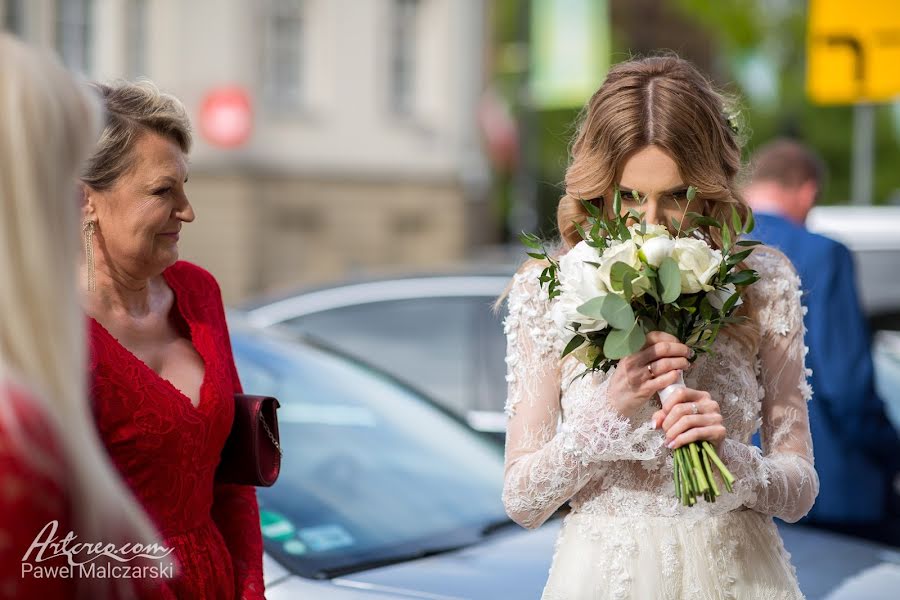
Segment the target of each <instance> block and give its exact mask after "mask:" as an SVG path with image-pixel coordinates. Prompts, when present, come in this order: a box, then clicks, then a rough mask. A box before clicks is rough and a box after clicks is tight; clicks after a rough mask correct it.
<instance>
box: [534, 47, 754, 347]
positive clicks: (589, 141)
mask: <svg viewBox="0 0 900 600" xmlns="http://www.w3.org/2000/svg"><path fill="white" fill-rule="evenodd" d="M738 118H739V113H738V111H737V110H736V105H735V104H734V103H733V101H731V100H729V99H727V98H726V97H725V96H724V95H723V94H721V93H719V92H717V91H716V90H715V88H714V87H713V85H712V84H711V83H710V82H709V80H708V79H707V78H706V77H704V76H703V75H702V74H701V73H700V71H698V70H697V68H696V67H694V66H693V65H692V64H691V63H690V62H688V61H686V60H684V59H681V58H679V57H677V56H674V55H666V56H655V57H648V58H641V59H634V60H629V61H626V62H622V63H619V64H617V65H614V66H613V67H612V68H611V69H610V70H609V73H608V75H607V76H606V80H605V81H604V82H603V85H601V86H600V89H598V90H597V91H596V92H595V93H594V95H593V96H591V99H590V101H589V102H588V103H587V105H586V106H585V107H584V109H583V110H582V112H581V115H580V116H579V121H578V128H577V132H576V134H575V138H574V140H573V142H572V145H571V148H570V154H571V159H570V162H569V166H568V168H567V169H566V176H565V193H564V194H563V196H562V198H560V201H559V206H558V208H557V213H556V218H557V227H558V228H559V233H560V238H561V240H560V246H561V248H560V251H561V253H565V252H567V251H568V250H569V249H570V248H572V247H573V246H575V245H576V244H577V243H578V242H580V241H581V236H580V235H579V233H578V230H577V228H576V223H577V224H578V225H584V224H585V222H586V220H587V218H588V213H587V211H586V210H585V209H584V206H583V205H582V200H592V201H597V200H600V199H610V198H612V194H613V193H614V189H615V186H616V184H617V182H618V180H619V177H620V176H621V174H622V169H623V167H624V165H625V162H626V161H627V160H628V158H629V157H631V156H632V155H633V154H634V153H635V152H637V151H639V150H641V149H642V148H645V147H647V146H650V145H653V146H657V147H658V148H660V149H661V150H663V151H665V152H666V154H668V155H669V156H670V157H671V158H672V160H674V161H675V164H676V165H678V170H679V172H680V174H681V176H682V178H683V180H684V181H685V183H686V184H689V185H693V186H694V187H695V188H696V189H697V200H695V202H699V205H700V210H697V209H696V208H695V210H697V212H700V213H702V214H704V215H707V216H710V217H712V218H714V219H716V220H717V221H720V222H724V223H730V222H731V212H732V208H734V209H735V210H737V212H738V214H739V215H740V217H741V220H742V221H743V220H746V218H747V215H748V214H749V212H750V208H749V207H748V206H747V204H746V203H745V202H744V200H743V198H742V197H741V194H740V191H739V188H740V182H739V175H740V174H741V167H742V163H741V145H742V140H741V136H740V134H739V125H738V123H737V121H738ZM611 204H612V203H611V202H603V208H604V209H605V210H607V211H610V212H611V210H612V209H611ZM698 231H699V232H700V233H701V234H702V235H703V237H705V238H706V240H707V242H709V243H710V244H711V245H712V246H713V247H715V248H721V247H722V237H721V234H720V232H719V231H718V230H717V229H710V228H708V227H702V228H701V229H700V230H698ZM527 266H528V263H526V267H527ZM744 301H745V304H744V306H742V307H741V309H740V310H739V312H738V314H743V315H745V316H747V315H750V314H752V312H753V311H752V307H751V306H750V304H751V302H750V301H749V299H747V298H745V299H744ZM730 331H731V333H733V334H735V337H737V338H738V339H739V340H741V341H742V342H744V343H745V344H746V345H747V346H748V348H750V349H752V350H754V351H755V349H756V348H757V347H758V343H759V332H758V331H759V330H758V326H757V325H756V324H755V323H754V322H753V321H752V320H751V321H747V322H745V323H744V324H739V325H732V326H731V327H730Z"/></svg>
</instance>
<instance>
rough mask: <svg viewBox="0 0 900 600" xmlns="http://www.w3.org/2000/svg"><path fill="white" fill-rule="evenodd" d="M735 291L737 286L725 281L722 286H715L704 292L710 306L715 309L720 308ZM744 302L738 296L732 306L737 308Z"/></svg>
mask: <svg viewBox="0 0 900 600" xmlns="http://www.w3.org/2000/svg"><path fill="white" fill-rule="evenodd" d="M736 291H737V288H736V287H735V286H734V284H733V283H726V284H725V285H724V286H722V287H720V288H716V289H714V290H713V291H711V292H707V293H706V299H707V300H709V304H710V306H712V307H713V308H714V309H716V310H722V307H723V306H725V303H726V302H728V299H729V298H731V296H733V295H734V293H735V292H736ZM743 303H744V300H743V299H742V298H741V297H740V296H738V299H737V302H735V303H734V307H735V308H737V307H738V306H740V305H741V304H743Z"/></svg>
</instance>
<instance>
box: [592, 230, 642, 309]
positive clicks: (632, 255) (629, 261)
mask: <svg viewBox="0 0 900 600" xmlns="http://www.w3.org/2000/svg"><path fill="white" fill-rule="evenodd" d="M595 255H596V253H595ZM594 260H597V259H596V258H595V259H594ZM598 262H599V263H600V268H599V269H597V271H598V272H599V273H600V279H601V280H602V281H603V284H604V285H605V286H606V288H607V289H609V290H611V291H613V292H615V293H616V294H618V295H620V296H622V295H624V294H623V292H621V291H616V290H615V288H614V287H613V284H612V268H613V265H615V264H616V263H620V262H621V263H625V264H626V265H628V266H629V267H631V268H632V269H634V270H635V271H638V272H640V270H641V267H642V264H641V259H640V257H639V256H638V247H637V244H635V243H634V240H633V239H632V240H625V241H624V242H619V243H616V244H612V245H611V246H609V247H608V248H607V249H606V250H604V251H603V255H602V256H601V257H600V259H599V261H598ZM631 285H632V292H633V297H634V298H638V297H640V296H642V295H643V294H644V292H645V291H646V290H647V288H648V287H650V281H649V280H648V279H647V277H646V276H645V275H641V276H640V277H638V278H637V279H635V280H634V281H633V282H632V284H631ZM619 287H621V286H619ZM627 300H629V301H631V298H627Z"/></svg>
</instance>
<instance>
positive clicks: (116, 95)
mask: <svg viewBox="0 0 900 600" xmlns="http://www.w3.org/2000/svg"><path fill="white" fill-rule="evenodd" d="M91 86H92V87H93V88H94V89H95V90H96V91H97V93H98V94H99V95H100V97H101V98H102V99H103V105H104V108H105V109H106V126H105V127H104V128H103V133H102V135H101V136H100V140H99V141H98V142H97V146H96V148H95V149H94V152H93V154H92V155H91V157H90V158H89V159H88V160H87V162H85V165H84V169H83V170H82V173H81V180H82V181H83V182H84V183H86V184H88V185H89V186H91V187H92V188H94V189H96V190H105V189H108V188H109V187H111V186H112V185H114V184H115V182H116V180H118V179H119V177H121V176H122V175H124V174H125V173H127V172H128V171H129V169H130V168H131V166H132V165H133V164H134V147H135V145H136V143H137V141H138V139H140V137H141V136H142V135H143V134H144V133H146V132H152V133H157V134H159V135H161V136H163V137H166V138H168V139H171V140H173V141H174V142H175V143H177V144H178V146H179V147H180V148H181V151H182V152H184V153H185V154H188V153H189V152H190V149H191V142H192V140H191V122H190V119H189V118H188V114H187V111H186V110H185V108H184V105H183V104H182V103H181V101H180V100H179V99H178V98H176V97H175V96H172V95H171V94H166V93H163V92H161V91H160V90H159V88H157V87H156V85H155V84H154V83H153V82H152V81H149V80H147V79H142V80H139V81H136V82H130V81H118V82H115V83H113V84H111V85H107V84H102V83H93V84H91Z"/></svg>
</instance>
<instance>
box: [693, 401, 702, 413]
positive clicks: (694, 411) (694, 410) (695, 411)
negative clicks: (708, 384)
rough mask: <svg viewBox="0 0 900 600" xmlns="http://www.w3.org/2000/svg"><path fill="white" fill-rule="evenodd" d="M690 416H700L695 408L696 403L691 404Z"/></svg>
mask: <svg viewBox="0 0 900 600" xmlns="http://www.w3.org/2000/svg"><path fill="white" fill-rule="evenodd" d="M691 414H692V415H697V414H700V409H699V408H697V403H696V402H691Z"/></svg>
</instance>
